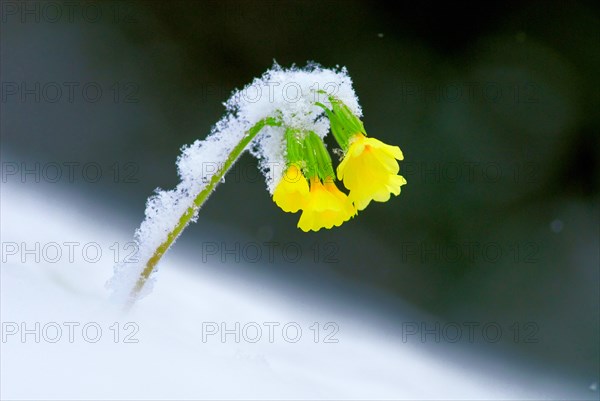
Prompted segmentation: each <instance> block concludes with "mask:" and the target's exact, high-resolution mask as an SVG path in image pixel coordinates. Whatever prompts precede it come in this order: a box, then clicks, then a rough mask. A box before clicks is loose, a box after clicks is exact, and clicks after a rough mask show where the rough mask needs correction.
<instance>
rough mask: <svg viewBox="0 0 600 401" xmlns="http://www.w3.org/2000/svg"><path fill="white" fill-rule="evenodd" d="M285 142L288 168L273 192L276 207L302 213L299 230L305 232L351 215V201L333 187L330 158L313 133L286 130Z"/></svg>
mask: <svg viewBox="0 0 600 401" xmlns="http://www.w3.org/2000/svg"><path fill="white" fill-rule="evenodd" d="M285 140H286V148H287V155H286V156H287V162H288V163H289V167H288V168H287V169H286V171H285V173H284V175H283V177H282V178H281V180H280V181H279V183H278V184H277V187H276V188H275V191H274V192H273V201H274V202H275V203H276V204H277V206H279V207H280V208H281V209H282V210H283V211H285V212H290V213H295V212H297V211H299V210H302V214H301V216H300V219H299V220H298V228H300V229H301V230H302V231H305V232H307V231H319V230H320V229H321V228H328V229H330V228H332V227H334V226H336V227H337V226H340V225H341V224H342V223H344V222H345V221H347V220H349V219H350V218H351V217H352V216H354V215H355V214H356V209H355V208H354V206H353V205H352V202H351V201H350V200H349V198H348V196H347V195H346V194H344V193H343V192H341V191H340V190H339V189H338V188H337V186H336V185H335V182H334V174H333V167H332V164H331V158H330V156H329V153H327V150H326V149H325V146H324V145H323V141H322V140H321V138H319V137H318V136H317V135H316V134H315V133H314V132H310V131H309V132H303V131H299V130H293V129H288V130H287V131H286V135H285ZM299 166H304V171H305V172H302V171H301V168H300V167H299ZM305 174H306V175H305ZM306 176H308V177H309V179H310V190H309V187H308V183H307V180H306Z"/></svg>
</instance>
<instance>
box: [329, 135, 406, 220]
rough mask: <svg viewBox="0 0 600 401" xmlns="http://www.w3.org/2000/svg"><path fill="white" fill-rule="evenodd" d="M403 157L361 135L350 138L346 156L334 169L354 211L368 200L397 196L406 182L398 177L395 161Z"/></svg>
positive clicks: (399, 153) (384, 145)
mask: <svg viewBox="0 0 600 401" xmlns="http://www.w3.org/2000/svg"><path fill="white" fill-rule="evenodd" d="M403 158H404V157H403V156H402V151H401V150H400V148H399V147H398V146H391V145H387V144H385V143H383V142H381V141H380V140H377V139H375V138H367V137H366V136H364V135H363V134H356V135H355V136H354V137H353V138H351V139H350V146H349V148H348V150H347V151H346V155H345V157H344V159H343V160H342V162H341V163H340V165H339V166H338V168H337V176H338V179H339V180H343V181H344V185H345V186H346V188H348V189H349V190H350V195H349V198H350V200H351V201H352V202H354V205H356V208H357V209H358V210H363V209H365V208H366V207H367V206H368V205H369V203H370V202H371V200H374V201H377V202H387V201H388V200H389V199H390V194H394V195H399V194H400V187H401V186H402V185H404V184H406V180H405V179H404V177H402V176H401V175H398V171H399V170H400V167H399V166H398V162H397V160H402V159H403Z"/></svg>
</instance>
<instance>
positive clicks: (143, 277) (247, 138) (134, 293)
mask: <svg viewBox="0 0 600 401" xmlns="http://www.w3.org/2000/svg"><path fill="white" fill-rule="evenodd" d="M266 125H268V126H271V127H276V126H280V125H281V123H280V122H279V121H278V120H276V119H275V118H272V117H268V118H265V119H263V120H260V121H259V122H257V123H256V124H255V125H254V126H253V127H252V128H250V129H249V130H248V132H247V133H246V134H245V135H244V137H243V138H242V140H241V141H240V142H239V143H238V144H237V145H236V146H235V148H233V150H232V151H231V153H230V154H229V156H228V157H227V160H225V163H224V164H223V165H222V166H221V168H220V169H219V170H218V171H217V172H216V173H215V174H214V175H213V176H212V178H211V180H210V182H209V183H208V185H206V187H204V189H203V190H202V191H200V193H199V194H198V195H197V196H196V198H195V199H194V202H193V203H192V204H191V205H190V207H188V208H187V209H186V211H185V212H184V213H183V215H182V216H181V217H180V218H179V221H178V222H177V224H176V225H175V227H174V228H173V230H171V232H170V233H169V235H168V236H167V239H166V240H165V241H164V242H163V243H162V244H160V245H159V247H158V248H156V250H155V251H154V253H153V254H152V257H151V258H150V259H148V262H146V267H145V268H144V270H143V271H142V273H141V274H140V277H139V278H138V279H137V282H136V283H135V287H133V289H132V290H131V293H130V298H129V304H128V307H130V306H132V305H133V303H135V300H136V299H137V297H138V295H139V293H140V291H141V290H142V288H143V287H144V284H146V281H148V278H150V275H151V274H152V272H153V271H154V268H155V267H156V265H157V264H158V262H159V261H160V259H161V258H162V256H163V255H164V254H165V252H167V250H168V249H169V248H170V247H171V245H173V242H174V241H175V240H176V239H177V237H179V235H180V234H181V232H182V231H183V229H184V228H185V227H186V226H187V225H188V224H189V222H190V220H192V218H193V217H194V214H195V213H196V211H197V210H198V209H200V207H201V206H202V205H203V204H204V202H205V201H206V199H207V198H208V195H210V193H211V192H212V191H213V189H215V187H216V186H217V184H218V183H219V182H220V181H221V180H222V179H223V176H224V175H225V173H227V171H229V169H230V168H231V166H232V165H233V163H235V161H236V160H237V158H238V157H239V156H240V155H241V154H242V152H243V151H244V150H245V149H246V146H248V144H249V143H250V142H251V141H252V140H253V139H254V138H255V137H256V135H257V134H258V133H259V132H260V130H261V129H263V128H264V127H265V126H266Z"/></svg>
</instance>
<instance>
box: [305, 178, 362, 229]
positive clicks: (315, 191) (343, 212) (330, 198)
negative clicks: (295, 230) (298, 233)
mask: <svg viewBox="0 0 600 401" xmlns="http://www.w3.org/2000/svg"><path fill="white" fill-rule="evenodd" d="M355 214H356V209H355V208H354V206H353V205H352V203H351V202H350V200H349V199H348V197H347V196H346V195H345V194H344V193H342V192H341V191H340V190H339V189H338V188H337V187H336V185H335V184H334V183H333V181H326V182H325V184H323V183H322V182H321V180H319V179H318V178H316V177H315V178H312V179H311V180H310V195H309V197H308V200H307V202H306V204H305V205H304V207H303V208H302V215H301V216H300V220H299V221H298V227H299V228H300V229H301V230H302V231H305V232H307V231H310V230H312V231H319V230H320V229H321V228H332V227H333V226H336V227H337V226H340V225H341V224H342V223H343V222H345V221H347V220H349V219H350V218H351V217H352V216H354V215H355Z"/></svg>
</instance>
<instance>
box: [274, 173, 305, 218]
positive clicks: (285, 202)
mask: <svg viewBox="0 0 600 401" xmlns="http://www.w3.org/2000/svg"><path fill="white" fill-rule="evenodd" d="M308 194H309V191H308V182H307V181H306V177H304V175H303V174H302V171H300V169H299V168H298V166H296V165H295V164H292V165H291V166H290V167H288V169H287V170H286V171H285V173H284V174H283V177H282V178H281V181H280V182H279V184H278V185H277V187H276V188H275V191H274V192H273V201H274V202H275V203H276V204H277V206H279V207H280V208H281V209H282V210H283V211H284V212H289V213H296V212H297V211H298V210H300V209H302V208H303V207H304V205H305V204H306V201H307V200H308Z"/></svg>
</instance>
